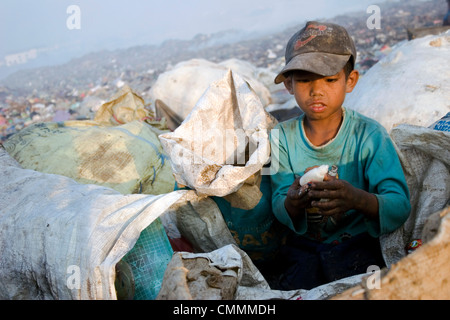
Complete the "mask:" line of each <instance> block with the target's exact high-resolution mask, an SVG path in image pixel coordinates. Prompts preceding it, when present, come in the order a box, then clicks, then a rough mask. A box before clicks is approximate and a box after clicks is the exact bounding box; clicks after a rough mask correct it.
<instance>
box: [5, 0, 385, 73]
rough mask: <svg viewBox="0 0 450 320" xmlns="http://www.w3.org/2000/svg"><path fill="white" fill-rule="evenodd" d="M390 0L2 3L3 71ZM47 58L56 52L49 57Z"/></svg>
mask: <svg viewBox="0 0 450 320" xmlns="http://www.w3.org/2000/svg"><path fill="white" fill-rule="evenodd" d="M384 1H385V0H313V1H311V0H307V1H306V0H0V44H1V45H0V66H1V65H3V66H5V63H4V61H5V60H3V59H4V57H5V56H6V55H10V54H15V53H20V52H26V51H29V50H31V49H37V50H38V58H39V59H40V60H39V59H37V60H32V63H34V66H37V65H38V64H39V63H41V64H55V63H56V64H59V63H64V62H66V61H68V60H70V59H72V58H74V57H77V56H81V55H83V54H86V53H89V52H95V51H99V50H103V49H109V50H111V49H117V48H128V47H131V46H135V45H145V44H159V43H161V42H162V41H164V40H167V39H190V38H192V37H194V36H195V35H196V34H199V33H204V34H210V33H215V32H218V31H221V30H229V29H237V30H243V31H245V32H262V31H268V30H273V31H279V30H282V29H283V28H285V27H287V26H292V25H297V24H300V23H303V22H305V21H306V20H313V19H320V18H330V17H333V16H335V15H338V14H341V13H345V12H352V11H363V12H364V11H366V9H367V7H368V6H369V5H371V4H377V3H382V2H384ZM70 5H77V6H78V7H79V9H80V16H79V17H80V20H79V22H80V29H74V30H70V29H68V27H67V25H66V22H67V20H68V19H70V17H71V12H69V13H67V9H68V7H69V6H70ZM367 15H368V16H369V15H370V14H367ZM42 52H48V53H47V54H46V55H44V56H43V55H42ZM44 59H47V60H44ZM26 66H29V65H28V64H27V65H19V66H15V68H19V67H20V68H22V67H26ZM7 69H8V70H10V71H8V70H6V69H5V68H3V69H2V70H3V71H2V72H3V73H2V77H3V76H4V75H5V74H6V73H9V72H13V69H10V68H7ZM5 72H6V73H5Z"/></svg>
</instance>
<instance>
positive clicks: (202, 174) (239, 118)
mask: <svg viewBox="0 0 450 320" xmlns="http://www.w3.org/2000/svg"><path fill="white" fill-rule="evenodd" d="M276 123H277V121H276V119H275V118H273V117H272V116H270V114H269V113H268V112H266V111H265V110H264V108H263V106H262V104H261V101H260V100H259V99H258V97H257V96H256V94H255V93H254V91H252V90H251V88H250V87H249V86H248V84H247V83H246V82H245V81H244V80H243V79H242V78H241V77H240V76H239V75H238V74H235V73H233V72H232V71H231V70H229V71H228V72H227V73H226V74H225V75H224V77H223V78H222V79H220V80H218V81H215V82H213V83H211V84H210V86H209V88H208V89H207V91H206V92H205V94H204V95H203V96H202V97H201V99H200V100H199V101H198V102H197V103H196V105H195V107H194V109H193V110H192V112H191V113H190V114H189V115H188V117H187V118H186V119H185V120H184V121H183V123H182V124H181V125H180V126H179V127H178V128H177V129H176V130H175V131H174V132H169V133H165V134H161V135H160V136H159V138H160V141H161V145H162V146H163V148H164V150H165V152H166V154H167V155H168V156H169V158H170V159H171V165H172V171H173V174H174V177H175V180H176V181H177V182H178V183H179V184H181V185H185V186H188V187H190V188H191V189H195V190H196V191H197V192H198V193H199V194H200V195H208V196H218V197H224V196H226V195H229V194H231V193H233V192H236V191H237V190H238V189H239V188H240V187H241V186H242V185H243V184H244V183H245V180H247V179H248V178H250V177H251V176H252V175H254V174H257V173H258V172H259V171H260V170H261V169H262V168H263V166H264V165H265V164H266V163H268V161H269V159H270V143H269V132H270V130H271V129H272V128H273V127H274V126H275V125H276Z"/></svg>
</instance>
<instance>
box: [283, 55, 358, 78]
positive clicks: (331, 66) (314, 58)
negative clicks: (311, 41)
mask: <svg viewBox="0 0 450 320" xmlns="http://www.w3.org/2000/svg"><path fill="white" fill-rule="evenodd" d="M350 57H351V55H349V54H348V55H339V54H331V53H321V52H307V53H302V54H299V55H298V56H295V57H293V58H292V59H291V61H289V63H288V64H287V65H286V66H285V67H284V68H283V70H281V72H280V73H279V74H278V75H277V76H276V77H275V83H276V84H278V83H281V82H283V81H284V79H285V76H284V74H285V73H286V72H288V71H292V70H304V71H308V72H312V73H315V74H319V75H321V76H324V77H329V76H332V75H335V74H336V73H338V72H339V71H341V70H342V68H344V66H345V64H346V63H347V62H348V60H349V59H350Z"/></svg>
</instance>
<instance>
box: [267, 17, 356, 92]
mask: <svg viewBox="0 0 450 320" xmlns="http://www.w3.org/2000/svg"><path fill="white" fill-rule="evenodd" d="M285 58H286V65H285V67H284V68H283V70H281V72H280V73H279V74H278V75H277V76H276V77H275V83H277V84H278V83H281V82H283V81H284V79H285V77H284V74H285V73H286V72H287V71H291V70H305V71H309V72H313V73H316V74H320V75H322V76H326V77H327V76H332V75H335V74H336V73H338V72H339V71H341V70H342V68H343V67H344V66H345V64H346V63H347V62H348V61H349V59H352V60H351V61H352V64H353V67H354V64H355V61H356V48H355V44H354V42H353V40H352V38H351V37H350V35H349V34H348V32H347V30H346V29H345V28H344V27H342V26H340V25H337V24H334V23H323V22H317V21H308V22H307V23H306V25H305V27H304V28H303V29H301V30H300V31H298V32H296V33H295V34H294V35H293V36H292V37H291V39H289V41H288V43H287V46H286V53H285Z"/></svg>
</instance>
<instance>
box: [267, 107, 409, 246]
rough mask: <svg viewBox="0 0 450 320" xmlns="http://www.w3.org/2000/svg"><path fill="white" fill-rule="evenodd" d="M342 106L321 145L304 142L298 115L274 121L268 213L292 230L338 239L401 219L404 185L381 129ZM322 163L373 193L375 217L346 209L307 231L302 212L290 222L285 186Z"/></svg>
mask: <svg viewBox="0 0 450 320" xmlns="http://www.w3.org/2000/svg"><path fill="white" fill-rule="evenodd" d="M343 110H344V120H343V122H342V125H341V128H340V129H339V132H338V134H337V135H336V137H335V138H334V139H333V140H331V141H330V142H328V143H327V144H326V145H323V146H320V147H316V146H314V145H312V144H311V143H310V142H309V140H308V138H307V137H306V135H305V132H304V129H303V119H304V115H301V116H300V117H298V118H294V119H290V120H288V121H285V122H282V123H279V124H278V125H277V126H276V127H275V128H274V129H273V130H272V133H271V138H270V139H271V148H272V152H271V156H272V163H274V162H275V164H276V166H278V171H277V172H276V173H275V174H273V175H271V183H272V193H273V194H272V208H273V212H274V215H275V216H276V217H277V219H278V220H279V221H280V222H281V223H283V224H284V225H286V226H288V227H289V228H290V229H291V230H293V231H294V232H296V233H297V234H299V235H303V236H305V237H308V238H311V239H315V240H319V241H322V242H325V243H331V242H336V241H337V242H340V241H342V240H343V239H344V238H347V237H351V236H355V235H357V234H360V233H363V232H368V233H369V234H370V235H371V236H373V237H378V236H380V235H381V234H384V233H388V232H391V231H394V230H395V229H397V228H398V227H400V226H401V225H402V224H403V223H404V222H405V221H406V219H407V218H408V216H409V212H410V209H411V206H410V200H409V190H408V186H407V184H406V181H405V177H404V174H403V170H402V167H401V164H400V161H399V158H398V155H397V152H396V150H395V148H394V145H393V143H392V140H391V139H390V137H389V135H388V133H387V131H386V130H385V129H384V127H382V126H381V125H380V124H379V123H378V122H376V121H375V120H373V119H370V118H368V117H365V116H363V115H361V114H359V113H358V112H356V111H354V110H350V109H345V108H344V109H343ZM274 132H276V134H274ZM276 148H277V149H276ZM275 151H276V152H275ZM324 164H326V165H330V166H331V165H333V164H335V165H337V166H338V168H339V169H338V176H339V179H344V180H346V181H348V182H349V183H351V184H352V185H353V186H354V187H357V188H360V189H363V190H365V191H367V192H370V193H372V194H374V195H375V196H376V197H377V199H378V203H379V220H378V221H374V220H368V219H367V218H365V216H364V215H362V214H360V213H358V212H355V211H354V210H351V211H348V212H346V213H345V215H344V217H343V219H341V220H340V222H339V223H338V224H337V225H333V227H329V221H328V222H325V223H324V224H323V225H322V226H321V227H320V228H319V230H317V228H315V230H312V228H311V224H309V223H308V222H307V217H306V213H305V214H304V216H303V217H302V218H301V219H299V221H297V222H296V223H295V224H294V223H293V221H292V220H291V218H290V216H289V214H288V213H287V211H286V208H285V206H284V201H285V199H286V195H287V191H288V189H289V187H290V186H291V184H292V183H293V182H294V180H295V176H296V175H300V176H301V175H303V174H304V171H305V169H306V168H308V167H312V166H315V165H324ZM327 223H328V224H327ZM308 226H309V227H308Z"/></svg>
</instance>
